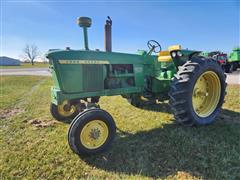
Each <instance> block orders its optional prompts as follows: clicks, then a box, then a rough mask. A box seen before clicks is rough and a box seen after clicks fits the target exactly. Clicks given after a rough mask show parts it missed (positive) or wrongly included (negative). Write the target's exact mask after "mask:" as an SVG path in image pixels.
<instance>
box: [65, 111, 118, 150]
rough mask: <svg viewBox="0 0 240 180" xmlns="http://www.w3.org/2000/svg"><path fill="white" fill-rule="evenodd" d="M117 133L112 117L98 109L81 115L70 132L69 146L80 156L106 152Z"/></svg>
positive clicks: (71, 126) (76, 118) (72, 124)
mask: <svg viewBox="0 0 240 180" xmlns="http://www.w3.org/2000/svg"><path fill="white" fill-rule="evenodd" d="M115 133H116V125H115V122H114V120H113V118H112V116H111V115H110V114H109V113H107V112H106V111H104V110H102V109H98V108H93V109H88V110H85V111H83V112H82V113H80V114H79V115H78V116H76V117H75V118H74V120H73V121H72V123H71V125H70V128H69V130H68V144H69V146H70V148H71V149H72V150H73V152H74V153H76V154H78V155H90V154H96V153H99V152H102V151H104V150H106V149H107V148H108V147H109V145H110V144H111V142H112V140H113V138H114V136H115Z"/></svg>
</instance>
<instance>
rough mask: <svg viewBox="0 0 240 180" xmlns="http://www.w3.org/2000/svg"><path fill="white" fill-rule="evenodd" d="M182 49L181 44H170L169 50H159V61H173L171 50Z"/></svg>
mask: <svg viewBox="0 0 240 180" xmlns="http://www.w3.org/2000/svg"><path fill="white" fill-rule="evenodd" d="M180 49H181V45H173V46H169V47H168V50H166V51H161V52H159V54H158V61H159V62H170V61H172V57H171V55H170V52H171V51H174V50H180Z"/></svg>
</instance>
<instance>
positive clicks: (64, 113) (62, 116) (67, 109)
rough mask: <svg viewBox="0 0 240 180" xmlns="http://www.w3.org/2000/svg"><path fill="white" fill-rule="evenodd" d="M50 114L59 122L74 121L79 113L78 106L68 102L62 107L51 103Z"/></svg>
mask: <svg viewBox="0 0 240 180" xmlns="http://www.w3.org/2000/svg"><path fill="white" fill-rule="evenodd" d="M50 112H51V114H52V116H53V117H54V118H55V119H56V120H58V121H67V120H69V119H73V118H74V117H75V116H77V114H78V113H79V111H78V107H77V105H76V104H69V102H68V101H64V102H63V103H62V104H60V105H55V104H53V103H51V104H50Z"/></svg>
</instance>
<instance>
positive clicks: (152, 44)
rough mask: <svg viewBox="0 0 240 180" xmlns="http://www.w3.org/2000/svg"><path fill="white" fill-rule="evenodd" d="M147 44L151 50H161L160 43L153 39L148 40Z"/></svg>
mask: <svg viewBox="0 0 240 180" xmlns="http://www.w3.org/2000/svg"><path fill="white" fill-rule="evenodd" d="M147 46H148V48H149V49H150V50H152V51H153V52H155V53H159V52H160V51H161V50H162V47H161V45H160V44H159V43H158V42H157V41H155V40H149V41H148V42H147ZM158 49H159V50H158Z"/></svg>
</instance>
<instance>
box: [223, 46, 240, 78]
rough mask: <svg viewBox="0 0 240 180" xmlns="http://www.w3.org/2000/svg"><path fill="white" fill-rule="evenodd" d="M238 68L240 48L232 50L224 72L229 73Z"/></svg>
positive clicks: (239, 64)
mask: <svg viewBox="0 0 240 180" xmlns="http://www.w3.org/2000/svg"><path fill="white" fill-rule="evenodd" d="M237 68H240V48H234V49H233V50H232V52H231V53H230V54H229V56H228V60H227V63H226V66H225V69H226V72H227V73H231V72H233V71H236V70H237Z"/></svg>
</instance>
